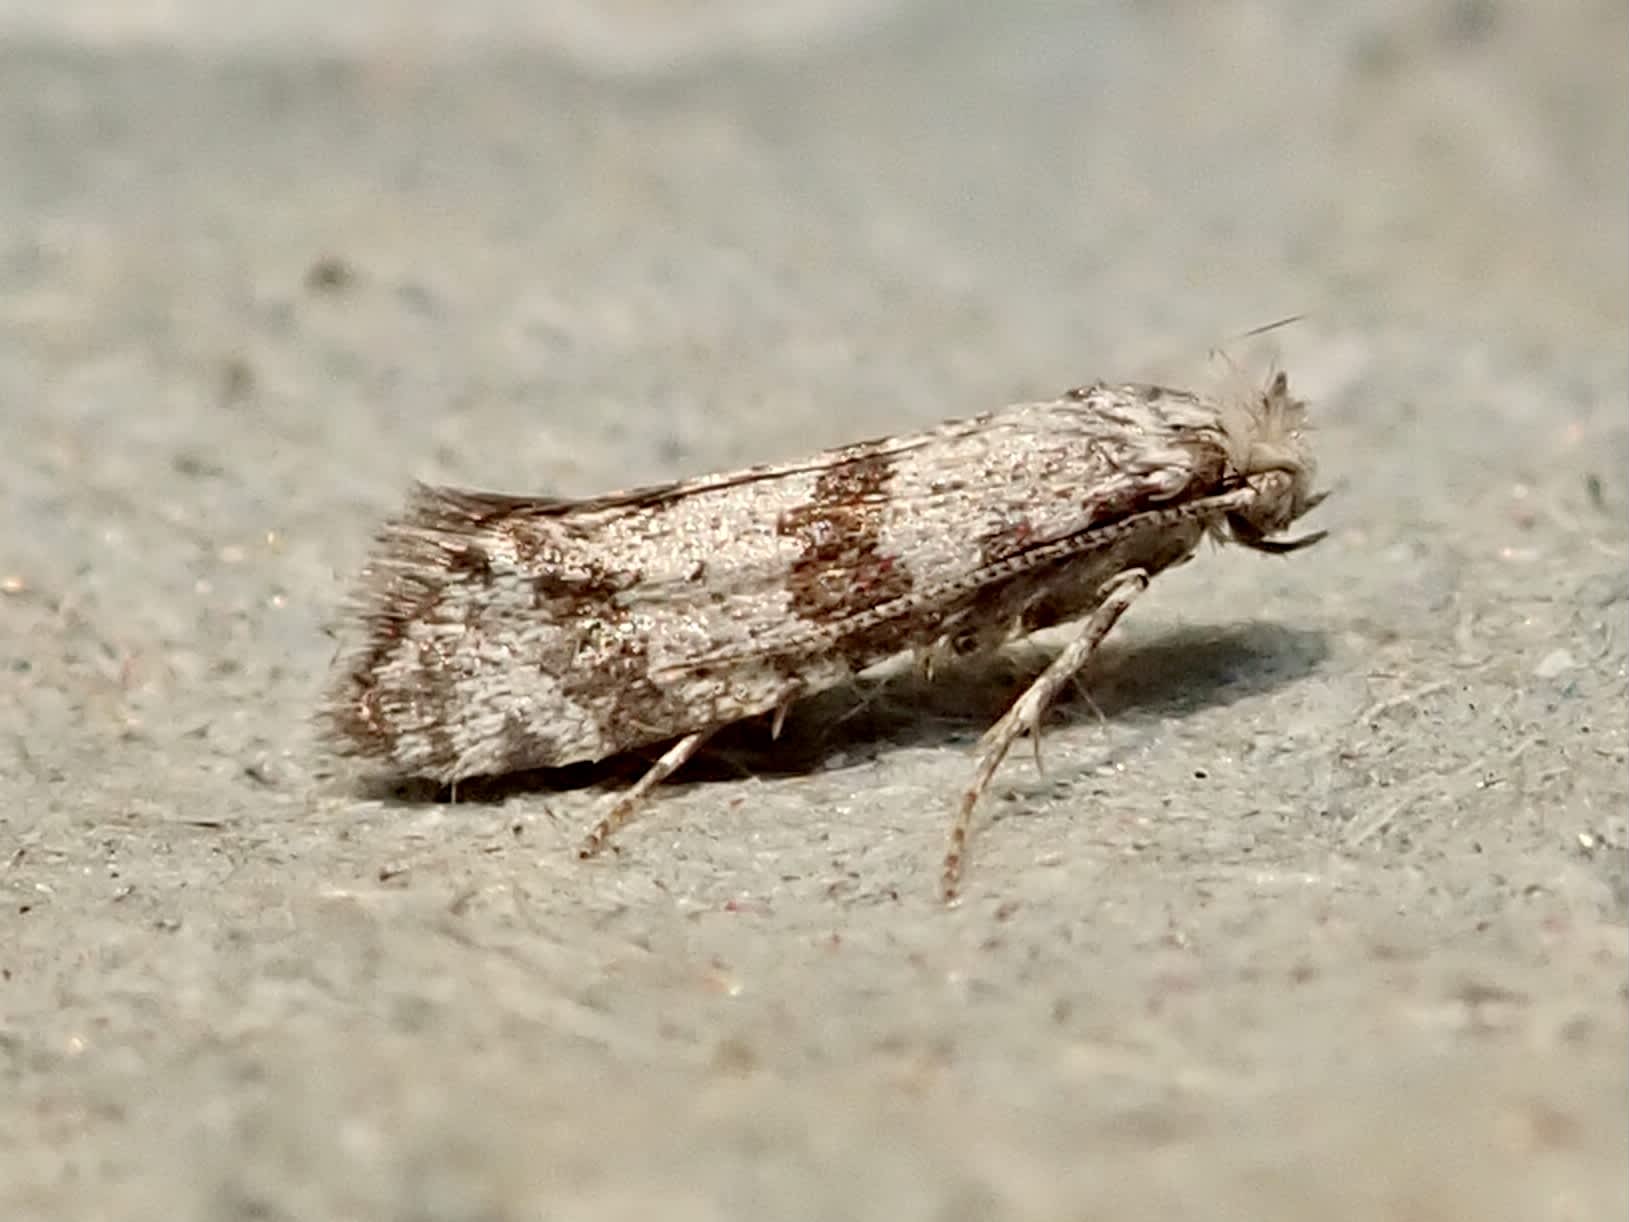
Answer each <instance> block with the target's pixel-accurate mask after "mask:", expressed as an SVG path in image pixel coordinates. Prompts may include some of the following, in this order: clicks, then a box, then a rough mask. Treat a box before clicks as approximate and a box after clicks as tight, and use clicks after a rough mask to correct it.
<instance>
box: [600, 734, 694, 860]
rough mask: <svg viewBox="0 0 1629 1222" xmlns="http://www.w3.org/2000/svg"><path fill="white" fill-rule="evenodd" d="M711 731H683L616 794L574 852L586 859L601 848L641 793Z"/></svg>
mask: <svg viewBox="0 0 1629 1222" xmlns="http://www.w3.org/2000/svg"><path fill="white" fill-rule="evenodd" d="M712 733H713V728H708V729H706V730H697V731H696V732H695V733H694V734H686V735H685V736H684V737H683V738H681V739H680V740H679V741H678V742H676V743H674V744H673V745H672V746H671V747H669V748H668V749H667V750H666V751H665V752H663V754H662V757H661V758H660V759H659V760H657V761H656V762H655V763H654V764H652V765H651V766H650V767H649V768H648V769H646V771H645V775H644V776H642V777H640V778H639V779H638V780H637V781H635V782H634V783H633V784H632V785H631V786H629V788H628V789H627V790H626V791H625V792H624V793H622V794H621V795H619V796H618V798H617V800H616V802H615V803H614V804H613V805H612V806H611V809H610V810H608V811H606V812H605V816H604V817H603V818H602V819H601V820H600V821H599V822H598V823H596V824H595V825H594V827H593V829H592V830H591V831H590V832H589V833H588V835H586V836H584V837H583V842H582V844H581V845H580V846H579V847H578V849H577V856H578V857H580V858H583V859H585V860H586V859H587V858H590V857H593V856H595V855H596V854H598V853H599V851H600V850H601V849H603V848H604V847H605V846H606V844H607V842H609V841H610V839H611V837H612V836H614V835H615V834H616V830H617V829H618V828H619V827H621V826H622V825H623V824H624V823H626V822H627V821H628V820H629V819H631V818H633V813H634V811H636V810H638V809H639V807H640V805H641V804H642V803H643V802H644V800H645V795H646V794H648V793H650V791H651V790H652V789H653V788H655V787H656V786H657V785H660V784H661V783H662V782H663V781H665V780H667V778H668V777H670V776H672V775H673V774H674V773H675V772H677V771H678V770H679V769H680V768H682V767H684V765H685V761H687V760H688V759H689V758H690V757H691V756H692V755H694V754H695V753H696V752H697V751H699V750H700V749H701V744H702V743H704V742H706V741H707V739H708V738H709V737H711V735H712Z"/></svg>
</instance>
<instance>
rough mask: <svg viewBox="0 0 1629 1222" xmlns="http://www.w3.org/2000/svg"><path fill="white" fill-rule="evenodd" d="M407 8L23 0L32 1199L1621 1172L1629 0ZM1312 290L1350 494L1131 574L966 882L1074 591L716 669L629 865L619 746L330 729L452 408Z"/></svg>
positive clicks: (958, 1208)
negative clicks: (724, 690) (607, 779)
mask: <svg viewBox="0 0 1629 1222" xmlns="http://www.w3.org/2000/svg"><path fill="white" fill-rule="evenodd" d="M445 7H446V6H442V8H443V9H445ZM967 9H971V10H974V11H976V12H977V13H978V14H982V15H974V16H969V15H962V14H963V13H964V10H967ZM435 11H436V10H435V6H431V5H427V4H420V5H407V4H386V3H374V4H371V5H365V6H345V5H334V4H328V5H312V4H305V5H298V6H296V5H290V6H286V7H285V8H283V9H281V10H278V9H276V8H274V7H273V6H250V5H243V6H230V7H229V6H225V5H222V4H219V3H213V4H206V3H203V0H194V2H193V3H179V2H178V3H173V4H164V5H156V4H148V5H142V6H134V5H122V6H121V5H114V4H100V5H98V4H78V5H75V4H67V5H62V4H58V5H46V4H41V3H29V4H20V3H18V4H11V5H6V6H4V7H3V8H0V166H3V167H4V170H3V173H0V419H3V436H4V445H3V447H0V511H3V515H4V530H3V531H0V685H3V686H0V894H3V899H4V907H3V908H0V1151H3V1153H0V1217H4V1218H6V1219H27V1218H47V1217H48V1218H53V1219H62V1218H75V1219H92V1218H95V1219H101V1218H107V1219H114V1218H119V1219H123V1218H166V1219H170V1218H179V1219H251V1218H252V1219H295V1218H300V1219H305V1218H313V1219H352V1218H354V1219H402V1220H412V1222H420V1220H423V1222H430V1220H434V1222H454V1220H456V1222H476V1220H480V1222H495V1220H500V1219H501V1220H509V1219H541V1218H551V1219H552V1218H591V1219H624V1218H626V1219H648V1218H663V1219H681V1220H682V1219H715V1218H750V1219H766V1218H809V1219H815V1218H819V1219H831V1218H864V1219H944V1220H948V1219H964V1218H965V1219H984V1218H1001V1219H1007V1218H1015V1219H1058V1218H1079V1219H1087V1218H1090V1219H1146V1218H1206V1219H1267V1220H1277V1219H1307V1218H1316V1219H1320V1220H1333V1219H1360V1218H1363V1219H1368V1218H1374V1219H1382V1218H1384V1219H1408V1220H1416V1219H1461V1218H1478V1219H1522V1220H1524V1222H1528V1220H1532V1219H1557V1220H1571V1219H1596V1218H1612V1217H1622V1216H1624V1213H1625V1210H1626V1209H1629V1157H1626V1155H1629V1123H1626V1102H1629V1093H1626V1087H1629V1073H1626V1061H1629V1057H1626V1049H1629V1043H1626V1035H1629V1031H1626V1026H1629V1024H1626V1021H1625V1020H1626V1012H1625V984H1626V962H1625V960H1626V955H1625V950H1626V937H1625V920H1626V915H1629V858H1626V856H1625V852H1626V849H1625V845H1626V843H1629V827H1626V819H1625V790H1626V784H1625V781H1626V777H1625V751H1626V738H1629V733H1626V730H1629V711H1626V701H1625V686H1626V685H1625V675H1626V659H1629V635H1626V628H1629V623H1626V614H1625V613H1626V608H1629V529H1626V513H1629V508H1626V506H1629V479H1626V471H1629V422H1626V416H1625V410H1624V409H1625V397H1626V390H1629V350H1626V334H1629V330H1626V328H1629V230H1626V227H1625V225H1624V202H1625V198H1624V195H1625V189H1624V184H1625V182H1626V181H1629V165H1626V160H1629V108H1626V107H1625V106H1624V104H1623V103H1624V98H1625V96H1626V90H1625V86H1626V84H1629V68H1626V65H1629V60H1626V58H1625V56H1624V55H1623V54H1622V50H1623V47H1624V46H1625V45H1626V38H1629V16H1626V14H1629V10H1625V8H1624V6H1623V5H1622V4H1621V3H1616V2H1615V0H1614V2H1602V3H1595V2H1589V0H1576V2H1573V3H1564V4H1555V5H1545V6H1540V5H1522V4H1517V3H1514V2H1513V0H1512V2H1510V3H1503V4H1501V3H1496V2H1495V0H1475V2H1471V0H1466V2H1459V3H1423V4H1420V3H1403V2H1400V0H1399V2H1397V3H1389V4H1386V3H1376V4H1370V5H1358V6H1344V5H1336V4H1327V5H1302V4H1296V3H1292V2H1291V0H1284V2H1283V3H1277V4H1275V3H1266V2H1259V3H1243V2H1240V3H1225V4H1200V3H1179V2H1176V0H1165V2H1154V3H1150V2H1143V3H1130V2H1127V3H1122V4H1102V5H1092V6H1088V5H1078V6H1064V5H1055V4H1045V3H1033V4H1019V5H1010V6H1004V7H999V8H998V7H997V6H994V5H990V6H957V5H952V4H949V3H945V4H927V3H917V4H906V3H896V4H891V5H886V6H877V7H876V8H874V9H873V8H869V7H868V6H866V5H864V4H862V3H858V2H857V0H850V2H848V3H838V4H830V5H821V4H817V3H812V2H811V3H805V4H801V5H800V4H791V3H788V4H782V5H778V6H765V5H762V4H746V3H734V4H730V3H714V4H707V3H696V4H692V5H690V6H687V7H686V8H685V9H684V10H682V11H677V12H676V11H675V10H674V9H673V8H672V7H671V6H663V5H651V4H635V3H624V4H621V5H593V4H580V5H571V4H566V3H561V4H558V5H553V6H523V5H516V4H492V5H490V6H480V5H476V6H466V16H467V18H468V19H467V21H465V22H464V24H463V25H461V26H459V28H458V29H457V30H455V31H446V30H443V29H442V28H441V27H440V26H438V25H437V24H436V21H435V20H434V19H433V14H434V12H435ZM273 12H280V13H281V16H280V17H278V18H277V19H275V20H274V19H272V18H269V17H267V16H265V14H267V13H273ZM257 13H258V14H260V15H259V16H256V15H255V14H257ZM528 13H529V14H531V16H528V15H527V14H528ZM273 27H275V28H273ZM1298 312H1304V313H1306V314H1307V315H1308V316H1309V317H1308V318H1307V319H1306V320H1305V321H1303V322H1301V323H1299V324H1297V325H1295V326H1292V327H1288V328H1285V329H1282V330H1280V331H1278V332H1275V333H1274V335H1273V340H1274V341H1275V345H1276V348H1277V351H1278V357H1279V359H1281V360H1282V362H1283V363H1284V365H1285V366H1286V367H1287V368H1288V370H1289V371H1290V373H1291V375H1292V378H1293V379H1294V380H1295V381H1296V383H1297V384H1298V385H1299V386H1300V387H1301V388H1302V389H1304V390H1305V391H1307V392H1308V393H1309V394H1310V395H1311V396H1313V398H1314V399H1315V402H1316V411H1317V418H1318V423H1319V429H1320V438H1321V440H1320V447H1321V452H1322V455H1323V459H1324V466H1325V468H1326V471H1327V475H1328V479H1329V481H1330V482H1331V483H1332V484H1334V485H1335V486H1336V487H1337V489H1338V495H1337V496H1335V497H1334V498H1333V499H1332V500H1331V501H1330V502H1329V504H1328V506H1327V507H1326V508H1325V509H1324V510H1322V511H1320V518H1321V521H1320V524H1322V525H1327V526H1328V527H1329V528H1330V529H1331V531H1332V537H1331V539H1330V541H1329V542H1328V543H1326V544H1324V545H1323V546H1321V547H1319V548H1316V549H1314V550H1313V551H1312V552H1311V553H1308V554H1305V555H1302V556H1297V557H1294V558H1293V559H1291V560H1287V561H1283V562H1274V561H1272V560H1270V559H1268V558H1263V557H1256V556H1250V555H1236V554H1232V553H1213V554H1208V555H1205V556H1203V557H1201V560H1200V562H1199V563H1196V564H1194V565H1192V566H1190V567H1189V568H1188V569H1187V570H1185V571H1183V572H1181V573H1178V574H1175V575H1173V576H1171V577H1170V578H1169V579H1167V580H1163V581H1162V582H1161V583H1159V585H1158V586H1157V587H1156V589H1155V590H1154V591H1153V593H1152V595H1151V596H1150V598H1149V599H1148V600H1147V602H1146V604H1144V605H1140V606H1139V607H1138V608H1137V609H1136V611H1135V612H1134V614H1133V615H1132V616H1130V617H1129V619H1128V622H1127V623H1126V624H1125V625H1124V630H1123V631H1121V632H1120V633H1118V634H1117V637H1116V641H1115V646H1114V648H1113V649H1112V650H1111V651H1109V652H1108V653H1107V654H1106V656H1105V657H1104V658H1103V659H1102V664H1101V666H1099V667H1098V669H1097V671H1096V672H1095V673H1094V675H1093V677H1092V681H1091V692H1092V697H1093V700H1094V701H1095V703H1096V705H1097V706H1098V707H1099V708H1100V709H1101V711H1102V713H1103V718H1102V719H1101V720H1100V719H1099V718H1098V717H1097V716H1096V715H1095V714H1094V713H1093V711H1092V709H1091V707H1090V705H1088V704H1087V702H1086V701H1084V700H1081V701H1076V702H1075V703H1074V704H1073V705H1071V706H1070V707H1069V708H1068V709H1066V710H1064V711H1062V712H1060V714H1059V715H1058V716H1057V717H1056V718H1055V719H1054V721H1053V723H1052V724H1051V726H1050V727H1049V733H1048V735H1047V736H1046V744H1045V746H1046V755H1045V763H1046V771H1045V772H1044V774H1042V775H1040V776H1037V774H1036V772H1035V770H1034V766H1033V764H1032V762H1031V761H1030V760H1029V758H1028V756H1027V752H1020V753H1016V754H1015V756H1014V758H1013V759H1012V760H1011V761H1010V762H1009V763H1008V765H1007V766H1006V767H1005V768H1004V769H1003V771H1002V772H1001V774H1000V776H999V778H998V784H997V786H996V790H995V792H994V794H993V795H992V798H991V800H990V801H989V803H988V805H987V806H986V808H985V811H984V819H983V821H982V823H981V827H980V834H979V836H978V838H977V840H976V841H975V844H974V854H973V859H972V862H971V874H970V879H969V896H968V900H967V902H966V903H965V905H964V906H963V907H961V908H960V909H958V910H955V911H952V912H945V911H942V910H941V909H940V908H939V907H938V906H937V904H936V903H935V900H934V895H933V880H934V874H935V870H936V867H937V862H938V858H939V854H940V851H941V845H942V837H943V833H944V828H945V820H946V818H947V815H948V807H949V804H950V802H951V801H952V799H953V796H954V795H955V793H956V792H957V790H958V789H959V787H960V786H961V785H962V784H963V783H964V781H965V778H966V776H967V772H968V767H969V760H968V754H967V749H968V747H969V746H970V744H971V743H972V742H973V740H974V739H975V738H976V736H977V735H978V733H979V732H980V730H981V729H982V728H983V726H984V725H985V724H986V723H987V722H988V720H989V719H990V718H991V717H992V716H993V715H994V714H995V713H996V711H997V710H998V709H999V708H1000V706H1001V703H1002V701H1003V700H1004V699H1006V698H1009V697H1010V696H1011V695H1012V694H1013V692H1015V691H1016V688H1017V685H1018V684H1019V683H1020V682H1021V681H1022V675H1023V673H1025V672H1026V669H1027V668H1033V667H1034V666H1035V665H1037V664H1038V659H1040V658H1044V653H1041V652H1039V650H1026V651H1019V652H1018V653H1017V654H1015V656H1014V657H1013V658H1012V659H1010V660H1009V661H1008V663H1006V664H1004V665H1000V666H995V667H989V668H985V669H983V670H980V671H978V672H969V673H967V674H965V675H961V676H951V677H948V678H945V679H943V680H941V681H940V682H938V683H935V684H934V685H932V686H931V687H925V686H923V685H921V684H915V683H912V682H908V681H904V680H899V681H896V682H893V683H884V684H882V685H881V687H880V688H878V687H877V686H875V685H860V686H858V687H857V688H856V689H855V690H854V691H851V692H841V693H835V694H833V695H832V696H830V697H828V698H827V699H825V700H823V701H818V702H815V703H813V704H812V705H810V706H809V707H807V708H805V709H802V710H800V711H799V712H798V714H797V715H796V718H795V720H794V722H793V724H792V726H791V727H790V728H789V731H788V735H789V736H788V739H787V741H786V742H785V743H783V744H781V745H780V746H778V747H775V748H770V747H768V746H766V745H765V743H764V741H763V739H764V735H763V734H762V732H761V727H760V732H759V734H758V735H757V736H756V737H755V736H754V734H753V733H751V732H750V731H749V732H746V733H743V734H742V735H741V736H740V737H739V739H738V740H737V741H736V742H734V743H733V744H726V750H725V751H724V752H723V753H722V754H720V755H717V756H715V758H714V759H713V761H712V762H711V763H710V764H709V766H708V767H706V768H704V769H702V770H700V771H699V772H698V773H695V774H692V777H691V779H690V781H689V783H687V784H684V785H680V786H675V787H674V788H672V789H671V790H670V791H669V792H668V793H667V794H666V795H665V798H664V800H663V801H662V802H661V803H660V804H659V805H658V806H656V807H655V808H653V809H652V810H650V811H648V812H647V813H646V815H645V816H644V818H643V819H642V820H641V821H640V822H638V823H637V824H635V825H634V826H633V827H631V828H629V829H628V832H627V833H626V834H625V835H624V836H623V838H622V839H621V842H620V843H621V852H620V854H619V855H618V856H616V857H614V858H610V859H607V860H605V861H602V862H598V863H594V864H589V865H583V864H579V863H578V862H577V861H576V860H575V859H574V858H573V857H572V855H571V853H570V846H571V845H572V843H573V841H574V839H575V837H576V836H577V835H578V834H579V833H580V831H581V829H582V828H583V827H584V825H585V821H586V820H588V819H589V818H590V817H591V815H592V812H593V811H594V810H595V809H597V805H596V804H597V803H598V802H600V801H601V800H603V788H602V787H596V786H594V785H588V786H577V787H574V788H545V787H536V786H534V787H531V788H518V789H510V790H500V791H497V792H494V793H489V794H486V795H484V796H483V797H482V799H481V800H477V801H470V802H461V803H459V804H457V805H447V804H436V803H430V802H422V801H409V800H398V799H387V798H380V797H377V796H369V795H367V794H365V793H360V792H358V791H357V789H356V788H355V787H354V786H352V785H350V784H349V783H348V782H347V780H346V778H345V777H344V776H327V775H324V773H323V770H322V768H321V766H320V761H319V760H318V759H317V757H316V755H315V754H314V752H313V747H312V742H311V735H310V731H309V728H308V719H309V714H310V711H311V710H312V708H313V706H314V704H315V701H316V697H317V694H318V692H319V691H320V689H321V686H322V683H323V680H324V675H325V672H326V668H327V666H328V663H329V659H330V657H331V655H332V651H333V642H332V640H331V638H330V637H329V636H327V635H325V630H324V629H325V625H326V624H328V623H329V622H330V621H331V620H332V618H333V617H334V615H335V614H336V611H337V608H338V607H339V605H340V602H341V600H342V598H343V596H344V593H345V590H346V587H347V585H348V583H349V581H350V578H351V576H352V574H353V573H354V570H355V568H356V566H357V565H358V564H359V563H360V561H361V558H362V555H363V552H364V548H365V545H366V542H367V539H368V536H369V534H370V532H371V531H372V530H373V529H374V527H375V526H376V524H377V522H378V520H379V519H380V518H381V517H382V516H383V515H384V514H386V513H387V512H389V511H390V510H391V509H392V508H394V507H395V506H396V505H397V504H398V503H399V501H400V498H401V496H402V494H403V492H404V490H405V488H406V486H407V483H408V481H409V480H410V479H411V478H413V477H430V478H437V479H448V480H457V481H461V482H466V483H470V484H475V485H480V486H486V487H491V488H499V489H512V490H530V491H537V492H554V493H588V492H592V491H600V490H604V489H607V488H610V487H614V486H618V485H626V484H630V483H634V482H639V481H644V480H649V479H655V478H661V477H667V476H673V475H680V474H688V473H697V472H700V471H704V470H708V469H711V468H715V467H720V466H725V465H730V464H737V463H742V462H746V461H751V460H758V459H768V458H775V457H783V456H787V455H790V454H794V453H796V452H799V451H802V450H805V449H808V448H810V447H813V446H815V445H817V444H822V443H828V442H837V441H843V440H851V439H854V438H856V437H860V436H867V435H873V434H876V433H880V432H888V431H893V430H897V429H902V428H905V427H909V426H912V425H917V424H921V423H923V422H925V421H930V420H934V419H937V418H939V417H942V416H946V415H955V414H962V413H966V412H970V411H974V410H978V409H981V408H984V407H987V406H992V405H995V404H999V403H1002V402H1006V401H1009V400H1011V399H1015V398H1018V397H1021V396H1024V395H1028V394H1039V393H1050V392H1054V391H1056V390H1058V389H1061V388H1062V387H1065V386H1068V385H1071V384H1074V383H1076V382H1079V381H1083V380H1090V379H1093V378H1098V377H1109V378H1115V377H1129V376H1139V375H1143V374H1147V373H1151V372H1159V373H1166V372H1169V374H1170V376H1173V377H1176V376H1180V377H1182V378H1184V379H1186V380H1190V381H1191V380H1195V379H1199V378H1203V377H1214V376H1217V372H1216V368H1215V366H1214V365H1212V366H1210V367H1209V368H1207V362H1206V359H1205V357H1206V352H1207V350H1208V349H1209V348H1210V347H1212V346H1213V345H1217V344H1222V345H1224V346H1226V345H1228V344H1229V337H1231V336H1235V335H1237V334H1238V333H1240V332H1242V331H1243V330H1245V329H1247V328H1249V327H1252V326H1254V325H1256V324H1260V323H1264V322H1267V321H1270V320H1272V319H1275V318H1277V317H1280V316H1282V315H1285V314H1290V313H1298ZM1043 644H1044V643H1043Z"/></svg>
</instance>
